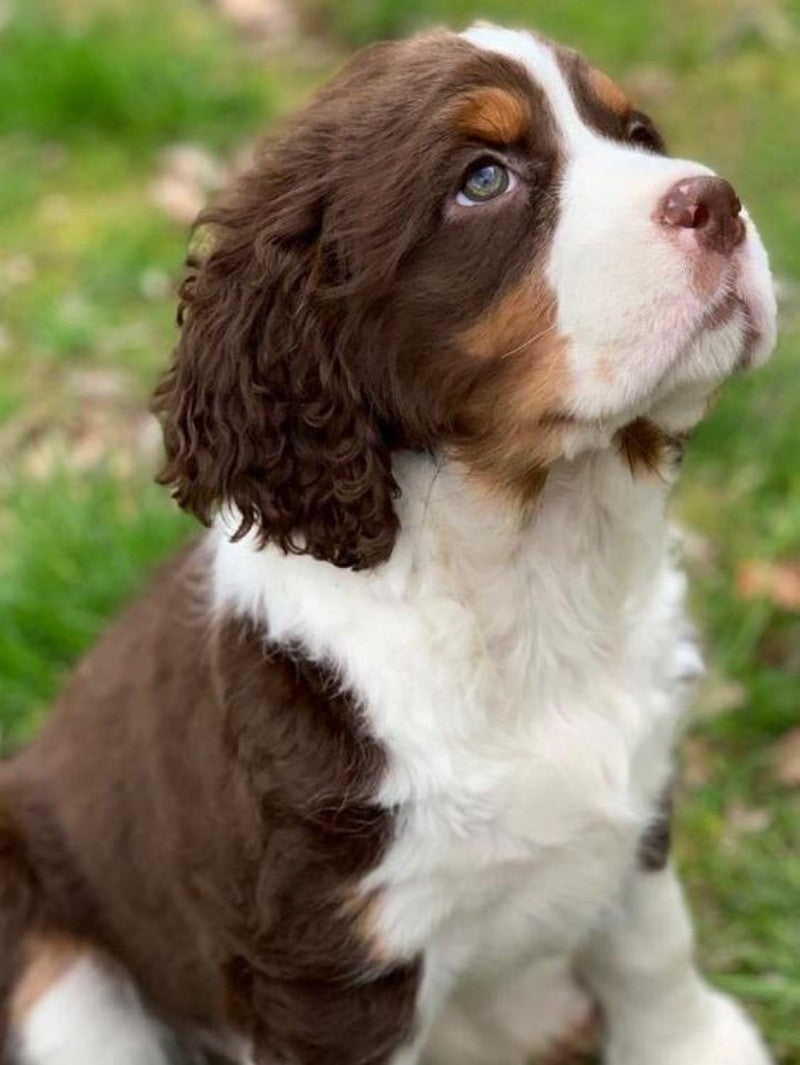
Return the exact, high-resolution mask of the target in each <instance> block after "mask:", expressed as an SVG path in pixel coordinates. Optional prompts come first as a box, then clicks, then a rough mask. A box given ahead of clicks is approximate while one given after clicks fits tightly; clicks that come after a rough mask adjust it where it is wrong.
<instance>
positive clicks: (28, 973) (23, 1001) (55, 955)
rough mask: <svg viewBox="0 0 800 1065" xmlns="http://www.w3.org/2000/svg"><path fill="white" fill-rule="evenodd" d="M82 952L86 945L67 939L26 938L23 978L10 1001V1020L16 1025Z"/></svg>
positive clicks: (54, 936)
mask: <svg viewBox="0 0 800 1065" xmlns="http://www.w3.org/2000/svg"><path fill="white" fill-rule="evenodd" d="M85 952H86V947H85V945H83V944H81V943H78V942H77V940H74V939H71V938H70V937H69V936H64V935H49V936H45V935H33V936H29V937H28V939H27V940H26V942H25V946H24V948H23V958H24V960H23V966H24V968H23V972H22V976H21V978H20V979H19V981H18V983H17V985H16V987H15V989H14V994H13V996H12V998H11V1017H12V1020H13V1021H14V1022H15V1023H17V1024H19V1023H20V1022H21V1021H22V1020H23V1019H24V1018H25V1017H26V1016H27V1014H28V1013H30V1011H31V1010H32V1009H33V1007H34V1006H35V1005H36V1003H37V1002H38V1001H39V999H40V998H42V996H43V995H45V994H47V992H48V991H49V990H50V988H51V987H53V985H54V984H57V983H58V981H59V980H60V979H61V977H62V976H63V975H64V974H65V973H66V971H67V970H68V969H69V968H70V966H71V965H72V964H73V963H74V962H75V961H77V959H78V958H79V957H80V956H81V954H83V953H85Z"/></svg>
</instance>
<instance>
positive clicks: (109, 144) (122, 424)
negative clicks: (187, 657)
mask: <svg viewBox="0 0 800 1065" xmlns="http://www.w3.org/2000/svg"><path fill="white" fill-rule="evenodd" d="M478 16H482V17H485V18H491V19H493V20H496V21H507V22H511V23H521V24H527V25H530V26H536V27H538V28H540V29H543V30H544V31H546V32H548V33H550V34H551V35H553V36H556V37H558V38H560V39H562V40H564V41H565V42H567V43H570V44H573V45H576V46H579V47H580V48H582V49H583V50H584V51H585V52H586V53H587V54H588V55H589V56H590V57H591V58H592V59H593V60H594V61H595V62H596V63H597V64H598V65H601V66H604V67H605V68H606V69H607V70H608V71H609V72H610V73H612V74H613V75H614V76H615V77H617V79H618V80H619V81H621V82H622V83H623V84H624V85H625V86H626V87H627V88H628V89H629V90H630V91H631V93H632V94H633V95H634V97H635V98H636V99H637V100H638V101H639V102H640V104H641V106H642V107H643V108H645V109H647V110H649V111H651V112H652V113H653V114H654V115H655V116H656V118H657V119H658V121H659V122H660V124H661V125H662V127H663V128H664V129H665V131H666V133H667V138H668V143H669V145H670V147H671V149H672V150H673V151H674V152H675V153H677V154H681V155H685V156H688V157H690V158H692V157H696V158H701V159H702V160H703V161H704V162H707V163H709V164H710V165H711V166H713V167H714V168H715V169H717V170H718V171H720V172H721V173H722V174H723V175H725V176H727V177H729V178H730V179H731V180H733V182H734V183H735V184H736V186H737V187H738V189H739V191H740V192H741V194H742V196H743V198H744V200H745V202H746V203H747V204H748V205H749V206H750V208H751V211H752V213H753V214H754V216H755V218H756V220H757V222H758V224H759V226H760V227H761V230H762V233H763V236H764V238H765V241H766V244H767V246H768V248H769V249H770V251H771V254H772V258H773V264H774V269H775V273H776V276H777V279H778V285H779V298H780V304H781V319H782V327H781V334H782V340H781V344H780V348H779V351H778V354H777V356H776V357H775V358H774V360H773V362H772V363H771V364H770V366H769V367H768V368H767V369H766V370H764V371H762V372H760V373H759V374H758V375H756V376H753V377H751V378H746V379H741V380H738V381H735V382H733V383H732V384H731V385H730V386H729V387H727V388H726V390H725V392H724V395H723V396H722V398H721V401H720V403H719V405H718V407H717V408H716V410H715V413H714V414H713V416H712V417H711V418H710V419H709V420H708V422H707V423H706V424H705V425H704V426H703V427H702V429H701V430H700V431H699V432H698V434H697V436H696V439H695V440H694V442H693V443H692V445H691V447H690V449H689V453H688V459H687V463H686V473H685V477H684V480H683V486H682V488H681V490H680V492H679V496H678V499H677V500H676V505H675V515H676V517H677V518H678V519H679V520H680V522H681V523H682V526H683V528H684V529H685V537H684V539H685V552H686V556H687V560H688V565H689V567H690V569H691V572H692V575H693V579H694V608H695V613H696V616H697V619H698V623H699V625H700V628H701V631H702V633H703V637H704V642H705V644H706V646H707V648H708V654H709V661H710V672H709V677H708V682H707V683H706V685H705V687H704V690H703V692H702V696H701V699H700V701H699V705H698V708H697V712H696V715H695V717H694V719H693V721H692V722H691V726H690V729H689V732H688V735H687V737H686V740H685V742H684V745H683V785H682V789H683V797H682V803H681V813H680V819H679V828H678V836H679V854H680V860H681V863H682V866H683V868H684V872H685V875H686V878H687V882H688V886H689V891H690V893H691V895H692V898H693V902H694V905H695V909H696V910H697V912H698V923H699V926H700V930H701V931H700V939H701V951H702V954H703V957H704V962H705V964H706V966H707V968H708V969H709V970H710V971H711V972H712V973H713V975H714V978H715V980H717V981H718V982H719V984H721V985H722V986H724V987H726V988H727V989H728V990H730V991H733V992H735V993H736V994H738V995H740V996H742V997H743V998H744V999H745V1000H746V1001H747V1002H748V1004H749V1005H750V1007H751V1008H752V1009H753V1010H754V1012H755V1013H756V1014H758V1016H759V1018H760V1020H761V1021H762V1023H763V1024H764V1026H765V1028H766V1031H767V1033H768V1035H769V1038H770V1039H771V1040H772V1042H773V1044H774V1045H775V1046H776V1048H777V1050H778V1053H779V1055H780V1059H781V1061H783V1062H785V1063H795V1065H800V120H799V119H798V116H799V115H800V0H786V2H780V0H742V2H736V0H733V2H732V0H606V2H600V0H583V2H576V0H558V2H557V3H556V2H553V0H484V2H483V3H481V2H477V0H295V2H293V0H170V2H169V3H164V2H163V0H0V746H3V747H11V746H13V745H15V744H17V743H19V742H20V741H22V740H24V738H25V737H26V736H27V735H29V734H30V733H31V731H32V730H33V729H35V727H36V725H37V723H38V721H40V720H41V716H42V714H43V713H44V712H45V711H46V708H47V705H48V703H49V701H50V700H51V698H52V696H53V694H54V692H55V691H56V689H57V688H58V686H59V684H60V682H61V680H62V678H63V677H64V675H65V672H66V671H67V670H68V669H69V668H70V666H71V665H72V663H74V661H75V660H76V658H77V657H78V656H79V655H80V653H81V652H82V651H83V650H84V648H86V646H87V645H88V644H89V643H90V642H91V641H92V640H93V638H94V637H95V635H96V634H97V632H98V631H99V630H100V628H101V627H102V626H103V625H104V624H105V623H106V622H107V620H108V619H109V617H111V616H112V615H113V613H114V612H115V610H116V609H117V608H118V607H119V605H120V604H121V603H122V602H124V601H125V600H126V599H127V598H129V597H130V596H131V594H133V592H134V591H135V590H136V589H137V588H138V587H139V586H140V585H141V583H142V581H143V579H144V576H145V574H146V573H147V571H148V569H149V568H150V567H152V566H153V565H154V564H155V563H156V562H157V560H159V559H160V558H162V557H163V556H164V555H166V554H167V553H168V552H169V551H170V550H171V549H172V548H173V547H174V546H175V545H177V544H178V543H179V542H181V541H182V540H183V539H185V538H186V537H188V536H190V535H191V534H192V531H193V527H192V524H191V523H190V522H189V521H188V520H187V519H185V518H183V517H181V516H180V515H179V514H177V513H176V512H175V510H174V508H173V507H172V506H171V504H170V501H169V499H168V498H167V493H166V492H165V491H164V490H162V489H158V488H156V487H155V486H154V485H153V484H152V477H153V473H154V471H155V469H156V466H157V463H158V460H159V452H160V441H159V435H158V431H157V429H156V427H155V426H154V424H153V422H152V421H151V419H150V418H149V416H148V415H147V413H146V403H147V399H148V394H149V392H150V390H151V388H152V386H153V383H154V381H155V378H156V375H157V373H158V371H159V369H160V368H161V367H162V366H163V365H164V364H165V362H166V360H167V357H168V353H169V350H170V348H171V346H172V344H173V343H174V340H175V328H174V324H173V322H174V302H175V299H174V289H175V282H176V280H177V278H178V277H179V275H180V270H181V263H182V259H183V255H184V252H185V248H186V241H187V231H188V226H189V224H190V222H191V221H192V219H193V217H194V215H195V214H196V212H197V210H198V209H199V208H200V207H201V206H202V204H203V202H204V201H205V199H206V198H207V196H208V195H209V194H211V193H212V192H213V190H214V189H215V188H217V187H218V186H219V185H220V183H222V182H224V181H225V179H226V176H227V175H228V174H229V173H230V172H231V169H232V168H235V167H236V166H237V165H241V163H242V161H243V160H244V159H246V158H247V155H248V152H249V151H250V150H251V147H252V143H253V139H254V137H256V136H257V135H258V134H259V133H261V132H263V131H264V129H265V128H268V127H269V124H270V122H272V121H273V120H274V119H275V118H276V116H279V115H280V114H282V113H284V112H285V111H287V110H288V109H291V108H292V107H294V106H295V105H296V104H297V103H298V102H299V101H300V100H302V99H303V97H304V96H305V95H306V94H307V93H308V92H309V90H310V88H311V87H312V86H313V85H315V84H317V83H318V82H319V81H320V80H321V79H322V78H323V77H324V76H325V75H326V74H327V73H328V72H329V71H330V70H332V69H333V68H335V67H336V66H337V64H339V63H340V62H341V61H342V59H343V58H344V57H345V56H346V55H347V53H348V52H350V51H351V50H352V49H354V48H356V47H358V46H359V45H362V44H364V43H366V42H368V41H370V40H373V39H375V38H379V37H386V36H393V35H399V34H405V33H407V32H409V31H411V30H413V29H415V28H416V27H418V26H421V25H424V24H426V23H431V22H434V23H435V22H439V23H445V22H446V23H449V24H450V25H452V26H454V27H457V28H459V27H463V26H464V25H465V24H466V23H467V22H468V21H469V20H470V19H472V18H474V17H478ZM102 742H103V739H102V737H98V743H99V744H101V743H102ZM698 1065H700V1063H698Z"/></svg>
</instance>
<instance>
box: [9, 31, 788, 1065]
mask: <svg viewBox="0 0 800 1065" xmlns="http://www.w3.org/2000/svg"><path fill="white" fill-rule="evenodd" d="M203 223H204V225H205V227H206V232H207V234H208V240H207V242H206V243H207V247H206V249H205V251H204V252H203V254H202V255H201V256H199V257H198V258H197V259H196V261H194V262H193V263H191V264H190V266H189V269H188V272H187V275H186V277H185V280H184V282H183V284H182V287H181V296H180V302H181V309H180V314H179V321H180V324H181V335H180V340H179V343H178V346H177V349H176V352H175V354H174V358H173V361H172V364H171V366H170V368H169V369H168V371H167V372H166V374H165V376H164V377H163V379H162V381H161V383H160V385H159V387H158V389H157V391H156V394H155V399H154V410H155V412H156V414H157V415H158V417H159V419H160V421H161V424H162V427H163V432H164V440H165V449H166V461H165V465H164V468H163V471H162V474H161V478H160V479H161V481H162V482H163V483H164V484H167V485H170V486H171V487H172V490H173V493H174V496H175V498H176V499H177V501H178V503H179V504H180V505H181V506H182V507H184V508H185V509H187V510H188V511H191V512H192V513H194V514H195V515H197V517H198V518H199V519H200V520H201V521H202V522H203V523H205V524H206V525H208V526H209V530H208V532H207V533H206V534H205V535H204V537H203V538H202V540H200V541H199V542H198V543H196V544H194V545H192V546H190V547H189V548H188V549H186V550H185V551H184V552H183V553H182V554H180V555H179V556H178V557H176V558H175V559H173V560H172V561H171V562H169V563H168V564H167V565H166V567H165V568H164V569H163V570H162V571H161V573H160V575H159V576H158V577H157V578H156V580H155V583H154V585H153V586H152V588H151V590H150V591H149V593H147V594H146V595H145V596H144V598H142V599H141V600H140V601H138V602H137V603H136V604H135V605H134V606H133V607H132V609H131V610H130V611H129V612H128V613H127V614H126V615H125V616H124V617H123V618H122V620H120V621H119V622H118V623H117V624H116V625H115V626H114V627H113V628H111V630H110V631H109V632H108V633H107V634H106V635H105V636H104V638H103V639H102V640H101V641H100V643H99V644H98V645H97V646H96V648H95V649H94V650H93V651H92V652H91V653H90V654H89V655H88V657H87V658H86V659H85V660H84V661H83V662H82V663H81V664H80V665H79V666H78V668H77V671H76V672H75V674H74V676H73V677H72V679H71V681H70V682H69V683H68V685H67V687H66V690H65V692H64V694H63V696H62V697H61V698H60V700H59V701H58V703H57V705H56V707H55V709H54V711H53V713H52V715H51V717H50V718H49V720H48V721H47V723H46V724H45V726H44V728H43V729H42V731H41V734H40V735H39V737H38V738H37V739H36V740H35V741H34V742H33V743H32V744H31V745H30V746H29V747H28V748H27V749H25V750H24V751H22V752H21V753H20V754H19V755H17V756H16V757H15V758H13V759H11V760H9V761H8V762H7V763H6V764H4V765H3V767H2V773H1V775H0V900H1V901H2V906H0V920H1V921H2V924H0V989H1V991H2V1002H3V1008H2V1015H3V1022H2V1028H3V1033H4V1036H5V1040H6V1045H7V1051H6V1053H7V1055H9V1056H13V1055H14V1054H16V1055H17V1059H18V1060H19V1062H21V1063H24V1065H41V1063H44V1062H47V1063H48V1065H73V1063H77V1062H81V1063H87V1062H92V1063H98V1065H104V1063H109V1065H110V1063H113V1065H160V1063H162V1062H166V1061H177V1060H181V1061H187V1062H188V1061H209V1060H228V1061H233V1062H240V1063H245V1062H246V1063H251V1065H267V1063H270V1065H417V1063H419V1062H422V1061H424V1062H426V1063H428V1065H455V1063H456V1062H457V1063H458V1065H479V1063H480V1065H526V1063H529V1062H530V1061H539V1062H541V1061H556V1060H561V1059H562V1058H567V1057H569V1055H570V1054H573V1053H574V1052H575V1051H576V1046H577V1045H578V1043H579V1042H580V1039H581V1038H582V1037H583V1036H586V1035H587V1034H589V1033H591V1032H592V1031H599V1039H600V1043H601V1050H602V1056H603V1061H604V1062H605V1063H606V1065H767V1063H768V1062H769V1061H770V1056H769V1052H768V1050H767V1049H766V1048H765V1046H764V1044H763V1042H762V1040H761V1038H760V1036H759V1035H758V1033H757V1031H756V1029H755V1027H754V1025H753V1024H752V1023H751V1022H750V1020H748V1019H747V1017H746V1015H745V1013H744V1011H743V1010H742V1009H741V1008H740V1007H739V1006H738V1005H736V1004H735V1003H734V1002H733V1001H732V1000H731V999H729V998H728V997H726V996H724V995H722V994H720V993H718V992H717V991H715V990H712V989H711V988H710V986H709V985H708V984H707V983H706V982H705V981H704V980H703V978H702V977H701V976H700V975H699V973H698V970H697V968H696V965H695V961H694V958H693V944H692V939H693V937H692V929H691V923H690V918H689V916H688V913H687V908H686V905H685V903H684V900H683V897H682V893H681V889H680V886H679V883H678V880H677V879H676V875H675V872H674V869H673V866H672V864H671V862H670V857H669V793H670V784H671V780H672V776H673V747H674V743H675V738H676V729H677V727H678V724H679V721H680V718H681V715H682V713H683V711H684V709H685V708H686V705H687V702H688V701H689V699H690V698H691V693H692V687H693V682H694V680H695V678H696V677H697V676H698V674H699V673H700V671H701V669H702V664H701V660H700V656H699V654H698V650H697V647H696V641H695V638H694V635H693V631H692V627H691V624H690V622H689V621H688V619H687V614H686V610H685V606H684V597H685V580H684V576H683V575H682V572H681V570H680V566H679V564H678V562H677V561H676V552H675V546H674V543H673V538H672V536H671V533H670V530H669V527H668V524H667V522H666V519H665V504H666V500H667V497H668V495H669V490H670V486H671V484H672V483H674V480H675V478H676V476H677V472H678V466H679V462H680V457H681V454H682V451H683V447H684V444H685V442H686V440H687V438H688V436H689V434H690V433H691V430H692V429H693V428H694V426H695V425H696V424H697V423H698V421H699V420H700V419H701V418H702V416H703V415H704V413H705V411H706V409H707V407H708V405H709V402H710V400H711V398H712V397H713V395H714V394H715V392H716V391H717V389H718V387H719V386H720V384H721V382H722V381H723V380H724V379H725V378H726V377H727V376H728V375H730V374H731V373H733V372H735V371H741V370H745V369H748V368H751V367H755V366H757V365H759V364H761V363H762V362H764V360H765V359H766V358H767V356H768V355H769V353H770V351H771V349H772V347H773V345H774V339H775V318H776V313H775V303H774V297H773V294H772V284H771V280H770V273H769V267H768V261H767V256H766V253H765V251H764V248H763V246H762V243H761V241H760V239H759V236H758V233H757V231H756V229H755V227H754V225H753V222H752V221H751V219H750V217H749V216H748V214H747V212H746V211H745V210H744V208H743V207H742V205H741V203H740V201H739V199H738V197H737V195H736V193H735V191H734V189H733V187H732V186H731V185H730V184H729V183H728V182H727V181H725V180H724V179H722V178H720V177H718V176H716V175H715V174H714V173H712V172H711V171H710V170H709V169H707V168H706V167H704V166H702V165H700V164H698V163H695V162H687V161H686V160H683V159H675V158H671V157H670V156H669V155H667V153H666V150H665V147H664V143H663V141H662V138H661V135H660V134H659V132H658V130H657V128H656V126H655V125H654V124H653V122H652V120H651V119H650V118H649V117H648V116H646V115H645V114H643V113H642V112H640V111H638V110H636V108H635V107H634V105H633V104H632V102H631V101H630V100H629V98H628V97H627V95H626V94H625V93H624V92H623V90H622V89H621V88H619V87H618V86H617V84H616V83H615V82H613V81H612V80H611V78H610V77H608V76H607V75H606V74H604V73H602V72H601V71H599V70H597V69H595V68H594V67H593V66H591V65H590V64H589V63H588V62H587V61H586V60H585V59H583V58H582V57H581V56H580V55H579V54H577V53H576V52H573V51H571V50H569V49H567V48H564V47H561V46H559V45H557V44H555V43H553V42H551V41H549V40H547V39H545V38H543V37H541V36H537V35H534V34H532V33H528V32H522V31H516V30H505V29H501V28H496V27H494V26H490V25H487V24H478V25H476V26H474V27H473V28H471V29H470V30H468V31H467V32H465V33H463V34H460V35H457V34H455V33H450V32H446V31H436V32H430V33H426V34H423V35H421V36H418V37H414V38H412V39H410V40H406V41H402V42H393V43H386V44H379V45H376V46H373V47H371V48H369V49H367V50H365V51H363V52H361V53H360V54H359V55H357V56H356V57H355V58H354V59H353V60H352V61H351V62H350V63H349V64H348V65H347V66H345V68H344V70H343V71H341V72H340V73H339V74H338V75H337V76H336V77H335V78H334V79H333V81H332V82H331V83H330V84H329V85H328V86H327V87H325V88H324V89H323V90H322V91H321V92H320V93H319V95H317V96H316V98H314V99H313V100H312V102H311V103H310V104H309V105H308V106H307V107H306V108H305V110H304V111H303V112H302V113H301V114H300V115H299V116H298V117H296V118H295V119H294V121H293V122H292V123H291V124H289V125H288V128H287V129H286V130H285V131H284V132H283V133H282V135H281V136H280V137H278V138H277V139H273V141H272V142H271V143H270V144H269V145H267V146H266V147H265V148H264V149H263V150H262V152H261V154H260V155H259V156H258V158H257V159H256V162H255V163H254V165H253V166H252V168H251V169H250V171H249V172H248V173H246V174H245V175H244V176H242V177H241V178H240V179H239V180H238V181H237V182H235V183H234V186H233V187H232V188H231V189H230V190H229V191H228V192H227V193H226V194H224V195H223V196H222V197H221V199H220V201H219V202H218V203H217V204H216V205H214V206H213V207H212V208H211V209H210V210H209V211H208V212H207V213H206V215H205V216H203ZM560 1055H561V1057H559V1056H560Z"/></svg>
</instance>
